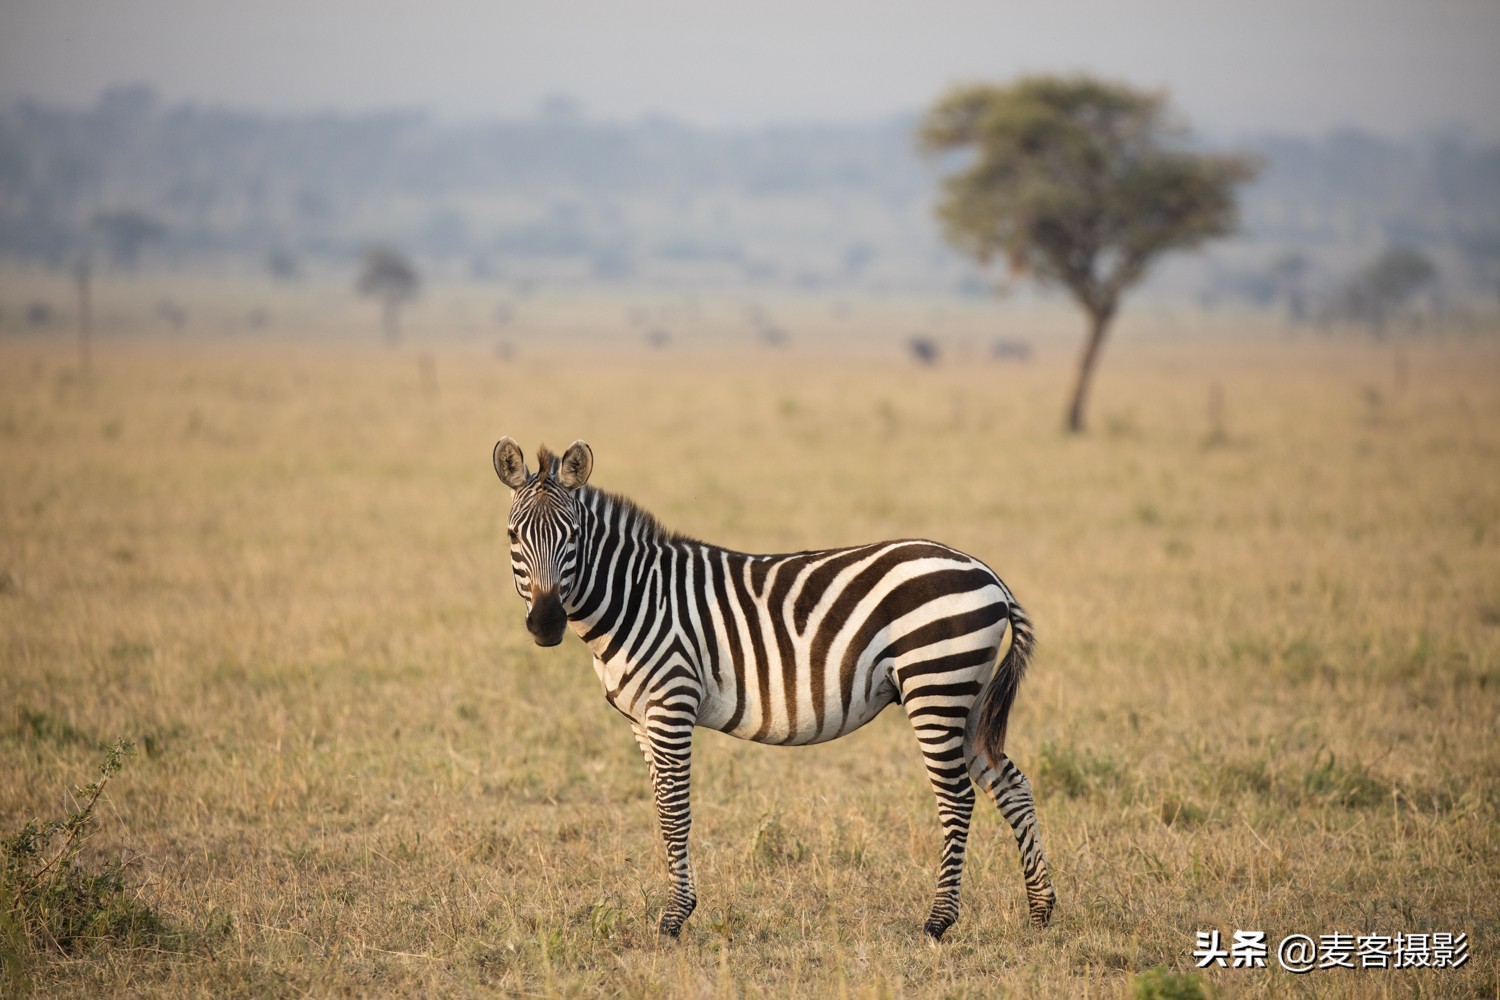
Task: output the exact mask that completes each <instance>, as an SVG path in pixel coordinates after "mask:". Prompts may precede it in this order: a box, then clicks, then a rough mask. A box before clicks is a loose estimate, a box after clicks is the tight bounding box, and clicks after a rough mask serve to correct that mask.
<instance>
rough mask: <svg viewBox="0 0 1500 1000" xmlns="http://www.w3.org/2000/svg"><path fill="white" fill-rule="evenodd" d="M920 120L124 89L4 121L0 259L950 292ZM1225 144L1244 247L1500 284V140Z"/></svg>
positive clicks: (952, 265)
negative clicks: (711, 121)
mask: <svg viewBox="0 0 1500 1000" xmlns="http://www.w3.org/2000/svg"><path fill="white" fill-rule="evenodd" d="M917 125H918V119H917V117H916V116H914V115H913V116H904V117H893V118H890V119H887V120H882V121H871V122H856V123H850V124H835V125H803V126H795V127H792V126H788V127H764V128H754V129H734V130H713V129H702V128H696V127H692V126H688V125H685V124H682V123H679V122H674V121H671V120H667V119H662V118H652V119H643V120H640V121H634V122H599V121H593V120H590V119H588V118H587V117H585V116H584V115H583V114H582V113H581V112H579V111H578V109H577V108H576V107H567V106H563V105H560V104H558V103H557V102H553V103H552V104H550V105H548V106H545V107H543V108H542V109H540V110H539V112H538V113H537V114H535V115H533V116H531V117H529V118H522V119H515V120H503V121H490V122H479V123H468V124H446V123H442V122H439V121H437V120H435V119H433V118H430V117H428V116H425V115H422V114H419V113H411V112H399V113H394V112H393V113H382V114H352V115H333V114H307V115H285V116H277V115H268V114H258V113H248V112H241V111H235V110H231V109H222V108H206V107H199V106H194V105H191V104H178V105H166V104H163V103H162V102H161V101H159V100H158V99H157V98H156V96H155V95H154V94H153V93H152V92H151V91H150V90H148V89H146V88H142V87H123V88H115V89H112V90H109V91H107V92H106V93H105V94H104V95H102V96H101V98H100V99H99V100H98V102H97V103H96V104H95V105H94V106H92V107H88V108H83V109H66V108H59V107H52V106H48V105H43V104H39V103H36V102H19V103H15V104H12V105H11V106H9V107H7V108H3V109H0V255H5V256H11V257H24V258H29V259H34V260H43V261H51V262H52V263H54V264H56V265H57V266H62V267H65V266H69V265H70V262H71V261H73V260H75V259H76V257H77V255H78V253H79V248H80V247H81V246H82V245H83V244H85V243H90V242H92V244H93V245H94V247H95V250H96V252H97V253H101V254H103V255H105V256H108V257H112V258H115V259H116V261H117V262H118V263H120V264H121V265H122V266H129V265H128V264H127V263H126V261H127V259H128V258H129V257H130V256H131V251H130V250H129V247H128V244H129V243H130V242H132V240H133V241H134V242H135V244H136V247H135V255H136V258H137V260H141V259H149V258H150V256H151V255H153V254H161V255H165V256H167V257H169V258H176V259H181V260H187V259H198V258H202V257H205V256H209V255H213V254H222V255H228V256H237V257H240V258H244V259H253V260H257V261H260V262H263V263H265V264H266V266H267V267H268V268H269V269H270V270H271V271H272V272H273V273H274V274H275V275H276V276H277V277H278V280H292V278H294V277H295V275H296V274H298V273H301V271H302V268H303V265H304V264H305V262H307V261H309V260H312V259H318V258H331V259H338V260H341V261H343V262H346V264H347V263H350V262H353V261H355V260H356V259H357V258H358V256H359V254H360V253H361V251H362V249H363V248H364V247H366V246H368V245H369V244H370V243H371V242H372V241H382V240H383V241H388V242H391V243H394V244H395V245H399V246H401V247H402V248H404V249H405V250H406V251H407V252H408V253H411V254H413V255H414V256H416V257H417V258H419V259H420V260H422V261H432V260H450V261H454V262H456V263H458V264H462V265H465V266H468V267H470V268H471V269H472V271H473V273H474V274H476V275H485V274H495V273H502V272H503V271H504V270H505V267H506V265H507V262H510V261H529V260H539V259H554V258H555V259H568V260H572V261H576V262H578V266H579V267H580V268H582V269H583V271H584V273H587V274H592V275H593V276H595V277H597V278H600V279H604V280H615V279H620V278H628V277H630V276H631V275H633V274H635V273H636V272H637V270H638V268H639V266H640V264H641V263H642V262H643V261H657V262H662V263H663V265H664V266H676V265H685V264H692V265H696V266H702V267H717V268H720V269H723V270H725V271H726V272H730V273H734V274H738V275H740V276H741V277H743V278H744V279H745V280H748V281H753V282H761V283H765V282H770V283H776V282H780V283H785V284H795V285H799V286H803V287H811V286H813V285H815V284H816V283H817V282H819V281H827V282H852V281H873V280H880V275H881V274H882V273H883V272H882V268H887V267H891V268H894V267H896V264H895V263H894V262H897V261H902V262H905V263H904V264H903V265H902V266H907V267H908V268H909V269H913V270H915V269H920V268H927V270H926V271H924V272H922V273H923V274H924V275H925V277H923V278H922V280H924V281H925V280H931V281H940V282H946V283H947V287H955V286H956V285H958V283H959V280H960V278H964V280H970V281H972V278H966V277H964V276H965V275H969V274H971V272H969V271H965V270H963V268H962V265H961V261H960V258H959V257H958V256H956V255H954V254H952V253H949V252H947V251H945V250H944V249H943V247H942V243H941V240H940V238H939V235H938V233H937V231H936V230H935V227H933V226H932V225H931V222H930V219H931V213H930V206H931V201H932V196H933V173H932V170H931V167H930V165H927V164H924V163H923V162H922V160H921V158H920V157H918V156H917V155H916V154H915V152H914V150H913V149H912V144H911V135H912V133H913V130H914V129H915V128H916V127H917ZM1216 144H1217V145H1226V146H1233V147H1234V148H1238V149H1245V150H1248V151H1250V152H1252V153H1255V154H1257V155H1258V157H1259V158H1260V160H1261V161H1262V162H1263V164H1264V168H1263V170H1262V171H1261V173H1260V174H1259V176H1258V177H1257V178H1256V179H1255V180H1254V181H1253V182H1251V183H1249V184H1248V185H1246V187H1245V189H1244V192H1243V194H1242V196H1241V198H1240V209H1241V211H1240V229H1241V233H1242V234H1243V240H1245V241H1249V242H1252V243H1256V244H1264V245H1265V246H1267V247H1271V248H1275V249H1276V250H1279V251H1285V252H1301V253H1303V254H1304V255H1305V256H1306V257H1307V258H1309V259H1311V260H1314V261H1316V260H1321V259H1323V258H1324V257H1325V256H1328V255H1330V254H1331V253H1333V252H1334V251H1338V253H1335V254H1333V257H1334V258H1336V259H1338V260H1339V261H1340V262H1341V263H1340V265H1339V266H1340V267H1343V268H1345V269H1346V270H1347V269H1348V268H1349V267H1352V266H1353V262H1354V261H1355V260H1356V259H1359V258H1368V257H1370V256H1371V255H1372V254H1373V253H1376V252H1378V251H1379V250H1380V249H1381V248H1383V247H1387V246H1403V247H1410V248H1412V249H1414V250H1417V251H1421V252H1424V253H1426V254H1428V256H1429V257H1431V256H1433V254H1434V253H1437V252H1441V253H1442V254H1445V255H1447V256H1449V257H1456V258H1457V259H1461V260H1462V261H1464V262H1465V263H1464V268H1463V272H1462V273H1454V274H1451V275H1450V274H1447V273H1445V274H1444V280H1445V281H1446V282H1450V283H1457V284H1461V285H1464V286H1466V287H1483V288H1500V145H1497V144H1494V143H1490V142H1483V141H1480V140H1478V139H1475V138H1473V137H1470V136H1464V135H1462V134H1458V133H1452V134H1447V135H1441V136H1436V137H1428V138H1423V139H1413V140H1406V141H1395V140H1389V139H1384V138H1380V137H1378V136H1373V135H1370V134H1368V133H1363V132H1357V131H1344V132H1336V133H1333V134H1330V135H1327V136H1323V137H1320V138H1296V137H1289V136H1274V135H1273V136H1261V137H1250V138H1248V139H1241V140H1239V141H1236V142H1233V143H1216ZM496 205H501V206H509V207H507V208H504V209H503V210H502V209H497V208H494V206H496ZM768 205H774V206H780V207H781V209H784V210H778V211H766V210H765V206H768ZM110 217H113V218H115V219H116V220H117V223H118V222H119V221H120V220H121V219H122V218H128V217H133V218H135V220H136V221H137V222H139V223H142V224H143V225H142V226H137V227H136V228H137V230H138V231H139V232H145V231H147V230H150V231H151V232H152V233H153V234H154V235H152V236H150V237H149V238H146V239H143V240H142V239H139V238H131V239H125V240H124V242H118V243H116V245H115V248H114V249H109V248H106V247H104V246H102V243H103V242H104V241H105V236H104V232H103V230H101V228H100V226H101V225H103V223H102V222H99V221H98V220H100V219H101V218H104V219H107V218H110ZM115 228H116V229H117V230H119V235H120V236H121V237H122V238H123V237H125V236H127V235H128V234H127V233H126V232H125V230H124V227H123V226H121V225H116V227H115ZM117 250H118V251H119V252H118V253H117V252H116V251H117ZM273 255H275V256H274V259H273ZM903 255H904V256H903ZM1265 256H1266V257H1270V254H1269V253H1268V254H1266V255H1265ZM808 260H814V261H815V262H816V261H822V263H821V264H816V263H814V264H809V263H807V261H808ZM1314 270H1316V269H1314ZM1311 277H1316V275H1315V274H1312V273H1310V274H1309V278H1311Z"/></svg>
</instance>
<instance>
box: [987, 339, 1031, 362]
mask: <svg viewBox="0 0 1500 1000" xmlns="http://www.w3.org/2000/svg"><path fill="white" fill-rule="evenodd" d="M990 357H992V358H994V359H995V360H996V361H1030V360H1031V345H1030V344H1028V343H1027V342H1026V341H1024V340H1007V339H1005V338H1003V337H1002V338H999V339H997V340H995V341H994V342H992V343H991V344H990Z"/></svg>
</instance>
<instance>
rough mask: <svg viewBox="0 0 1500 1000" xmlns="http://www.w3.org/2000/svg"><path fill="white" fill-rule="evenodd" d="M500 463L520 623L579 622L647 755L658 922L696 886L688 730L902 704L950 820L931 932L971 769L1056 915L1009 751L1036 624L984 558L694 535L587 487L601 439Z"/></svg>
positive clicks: (943, 922)
mask: <svg viewBox="0 0 1500 1000" xmlns="http://www.w3.org/2000/svg"><path fill="white" fill-rule="evenodd" d="M494 466H495V473H496V474H497V475H498V476H499V477H500V481H501V482H502V483H504V484H505V485H506V486H508V487H510V488H511V490H513V491H514V493H513V495H512V497H511V504H510V511H509V514H508V516H507V518H506V533H507V537H508V539H509V544H510V564H511V572H512V575H513V577H514V582H515V587H516V592H517V593H518V594H520V596H521V598H522V600H523V601H525V604H526V628H527V631H529V632H530V633H531V636H532V638H533V640H535V642H536V643H537V645H539V646H555V645H557V644H558V643H560V642H562V639H563V633H564V631H565V630H566V629H567V628H569V627H571V628H572V630H573V632H574V633H575V634H576V635H577V636H578V637H579V638H580V639H582V640H583V642H584V644H585V645H587V646H588V647H589V649H590V650H591V651H592V652H593V655H594V671H595V673H596V674H598V676H599V681H600V683H602V684H603V686H604V697H605V699H606V700H607V701H608V702H609V703H610V704H611V705H612V706H614V707H615V709H617V710H618V711H619V712H620V714H622V715H624V716H625V718H626V719H628V720H629V721H630V725H631V728H632V729H633V730H634V731H635V738H636V742H637V743H638V744H639V745H640V748H641V753H642V754H643V755H644V756H645V758H646V763H647V764H648V765H649V768H650V773H651V781H652V784H653V787H654V792H655V801H656V809H657V817H658V821H659V825H660V830H661V835H662V838H663V840H664V841H665V844H666V854H667V869H668V874H669V877H670V879H671V892H670V898H669V901H668V903H667V905H666V908H665V910H664V912H663V913H662V915H661V920H660V923H659V930H660V932H661V933H662V934H665V935H669V936H672V937H676V936H677V934H678V932H679V931H680V930H681V929H682V925H683V921H685V920H686V919H687V918H688V915H689V914H691V913H692V912H693V908H694V907H695V906H696V905H697V899H698V897H697V892H696V888H695V884H694V878H693V867H692V864H691V862H690V861H689V858H688V828H689V826H690V824H691V815H690V813H689V808H688V777H689V770H690V757H691V752H692V740H693V727H695V726H704V727H706V728H710V729H717V730H719V731H721V732H725V733H729V734H730V735H732V736H738V737H740V738H741V739H747V740H755V741H756V742H760V743H776V744H784V745H804V744H811V743H822V742H824V741H827V740H831V739H836V738H838V737H840V736H844V735H846V734H848V733H851V732H853V731H854V730H856V729H858V728H859V727H860V726H863V725H864V724H865V723H867V722H869V721H870V720H871V719H873V718H874V717H875V716H876V715H878V714H879V713H880V711H881V710H882V709H884V708H885V707H886V706H887V705H889V704H891V703H892V702H896V703H898V704H900V705H901V706H902V707H903V708H904V709H905V710H906V714H907V716H908V718H909V719H910V720H911V724H912V727H913V729H915V730H916V734H917V742H918V744H919V746H920V748H921V752H922V759H923V763H925V764H926V767H927V776H928V779H929V781H930V782H931V784H932V789H933V792H934V793H935V794H936V796H937V803H938V818H939V820H940V822H941V825H942V831H943V853H942V861H941V863H940V865H939V869H938V882H937V895H936V897H935V898H934V900H933V903H932V907H931V910H930V911H929V913H928V916H927V920H926V923H925V925H924V930H925V931H926V933H927V934H928V935H930V936H931V937H932V938H934V939H941V938H942V936H943V933H944V932H945V931H946V930H947V929H948V928H949V927H950V926H951V925H952V924H953V922H954V921H955V920H956V919H957V918H958V896H959V880H960V878H961V876H962V874H963V863H964V848H965V845H966V844H967V842H968V836H969V820H970V816H971V814H972V811H973V807H974V786H975V785H977V786H978V787H979V788H981V789H983V790H984V792H985V793H986V794H987V795H988V796H989V797H990V799H991V800H992V801H993V802H994V803H995V805H996V806H998V807H999V809H1000V813H1001V815H1002V816H1004V817H1005V820H1006V822H1008V823H1009V824H1010V826H1011V828H1012V830H1013V831H1014V832H1015V836H1016V840H1017V842H1018V844H1019V846H1020V852H1021V870H1022V874H1023V876H1024V879H1025V885H1026V895H1027V900H1028V903H1029V906H1030V916H1031V922H1032V923H1033V924H1034V925H1036V926H1038V927H1043V926H1045V925H1046V924H1047V921H1048V920H1049V919H1050V918H1051V915H1052V908H1053V904H1054V901H1055V898H1056V897H1055V894H1054V892H1053V889H1052V884H1051V878H1050V876H1049V873H1048V867H1047V861H1046V858H1045V856H1044V854H1043V852H1042V842H1041V836H1040V834H1039V832H1038V829H1037V821H1036V809H1035V806H1034V805H1033V800H1032V794H1031V785H1030V783H1029V782H1028V781H1027V779H1026V776H1025V775H1023V774H1022V773H1021V772H1020V770H1019V769H1018V768H1017V767H1016V765H1015V764H1014V762H1012V761H1011V759H1010V757H1008V756H1007V755H1006V753H1005V736H1006V723H1007V720H1008V718H1009V716H1010V711H1011V706H1012V704H1013V703H1014V701H1015V697H1016V692H1017V689H1018V688H1019V686H1020V683H1021V677H1022V674H1024V672H1025V670H1026V666H1027V662H1028V661H1029V659H1030V657H1031V652H1032V646H1033V642H1034V639H1033V631H1032V625H1031V621H1030V620H1029V619H1028V618H1027V617H1026V613H1025V612H1024V611H1022V610H1021V606H1020V604H1019V603H1017V601H1016V598H1015V596H1014V595H1013V594H1012V593H1011V592H1010V590H1009V589H1008V588H1007V587H1006V586H1005V584H1004V583H1002V582H1001V580H1000V578H999V577H998V576H997V575H995V572H994V571H993V570H991V569H990V568H989V567H988V566H986V565H985V564H984V563H982V562H980V561H979V560H978V559H975V558H974V557H972V556H969V555H965V554H964V553H962V552H959V551H957V550H956V549H951V548H949V547H947V546H946V545H940V544H938V543H936V542H930V541H923V540H904V541H890V542H876V543H874V544H872V545H860V546H855V547H852V548H843V549H828V550H825V551H821V552H797V553H792V554H788V555H751V554H747V553H743V552H734V551H731V550H729V549H724V548H720V547H718V546H716V545H710V544H708V543H705V542H700V541H695V540H694V539H691V538H687V537H685V536H682V535H678V534H674V533H673V532H670V531H668V530H666V529H665V528H663V527H662V526H661V525H660V524H659V523H658V522H657V520H656V518H654V517H653V516H652V515H651V514H649V513H647V512H646V511H645V510H643V509H642V508H640V507H638V506H636V505H635V504H634V503H632V502H631V501H630V500H627V499H625V498H623V497H620V496H616V495H614V494H611V493H606V492H604V491H603V490H599V489H595V488H593V487H591V486H589V485H588V481H589V476H590V474H591V473H592V471H593V468H594V454H593V451H592V450H591V449H590V448H589V446H588V445H587V444H586V443H585V442H583V441H575V442H573V444H572V445H571V446H570V447H569V448H568V449H567V451H565V452H564V453H563V454H562V456H561V457H558V456H556V455H554V454H553V453H552V452H550V451H548V450H547V449H546V448H545V447H543V448H542V449H541V450H540V451H539V452H538V454H537V469H536V471H535V472H533V471H531V470H529V469H528V468H527V467H526V462H525V458H524V456H523V454H522V452H521V448H520V446H519V445H517V444H516V442H515V441H514V440H512V439H511V438H509V437H504V438H501V439H500V440H499V442H497V443H496V445H495V449H494ZM1007 628H1008V629H1009V632H1010V636H1011V639H1010V646H1009V648H1008V650H1007V651H1006V653H1005V656H1004V657H1003V658H1000V657H999V654H1000V650H1001V647H1002V644H1003V641H1004V638H1005V635H1006V632H1007ZM997 659H999V666H998V668H996V666H995V663H996V660H997Z"/></svg>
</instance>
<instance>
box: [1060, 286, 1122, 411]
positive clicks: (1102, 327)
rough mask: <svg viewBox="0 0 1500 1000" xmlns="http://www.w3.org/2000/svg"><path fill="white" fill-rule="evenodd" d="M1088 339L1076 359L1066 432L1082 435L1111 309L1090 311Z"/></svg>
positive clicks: (1112, 310) (1112, 312)
mask: <svg viewBox="0 0 1500 1000" xmlns="http://www.w3.org/2000/svg"><path fill="white" fill-rule="evenodd" d="M1088 314H1089V338H1088V340H1087V341H1085V342H1084V345H1083V354H1082V356H1080V357H1079V359H1078V380H1077V381H1076V382H1075V383H1074V384H1073V402H1072V404H1071V405H1069V407H1068V431H1069V433H1072V434H1082V433H1083V407H1084V405H1085V403H1087V401H1088V395H1089V383H1090V382H1091V381H1092V379H1093V377H1094V363H1095V362H1096V361H1098V360H1099V348H1100V347H1102V346H1103V344H1104V334H1105V332H1106V331H1107V330H1108V329H1109V321H1110V319H1111V318H1112V317H1113V316H1114V309H1113V308H1105V309H1090V310H1089V311H1088Z"/></svg>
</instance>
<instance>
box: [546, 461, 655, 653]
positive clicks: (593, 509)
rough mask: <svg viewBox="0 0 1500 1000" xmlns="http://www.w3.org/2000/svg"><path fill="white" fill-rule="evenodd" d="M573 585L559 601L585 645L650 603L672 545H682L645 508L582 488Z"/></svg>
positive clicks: (624, 625)
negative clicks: (655, 576)
mask: <svg viewBox="0 0 1500 1000" xmlns="http://www.w3.org/2000/svg"><path fill="white" fill-rule="evenodd" d="M578 504H579V509H580V516H579V522H580V524H579V528H580V532H581V537H580V539H579V549H578V560H579V566H578V582H577V584H576V585H575V586H574V588H573V593H572V594H571V595H569V597H568V599H567V600H565V601H564V604H563V606H564V609H565V610H566V611H567V613H568V619H569V620H570V621H571V622H573V624H574V630H575V631H576V632H578V634H579V635H580V636H581V637H582V638H583V639H584V641H585V642H592V639H593V638H598V637H600V636H603V635H608V634H614V633H617V632H619V631H620V630H621V629H626V628H628V627H629V626H630V624H631V623H632V621H633V619H634V618H635V616H636V615H638V614H639V613H640V612H641V611H642V610H645V609H646V608H647V607H648V606H649V605H651V604H652V603H653V602H652V601H651V594H653V593H655V594H657V595H658V596H661V594H662V591H661V589H660V587H659V586H657V587H653V586H652V585H651V580H652V577H653V575H655V574H658V573H659V572H660V569H661V566H662V564H663V561H664V558H665V557H666V555H667V553H668V551H669V550H670V549H671V548H672V547H674V546H675V545H677V544H679V543H681V542H683V541H685V539H682V538H680V537H679V536H678V535H676V534H674V533H672V532H670V531H667V530H666V529H665V528H663V527H662V526H661V523H660V522H659V521H657V520H656V518H655V517H654V516H653V515H652V514H651V513H650V512H649V511H647V510H645V509H644V508H641V507H638V506H636V504H635V503H634V502H632V501H630V500H628V499H626V498H625V497H621V496H617V495H615V494H613V493H606V492H605V491H603V490H597V489H594V488H592V487H588V486H585V487H584V488H583V489H582V490H581V491H580V493H579V496H578Z"/></svg>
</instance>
